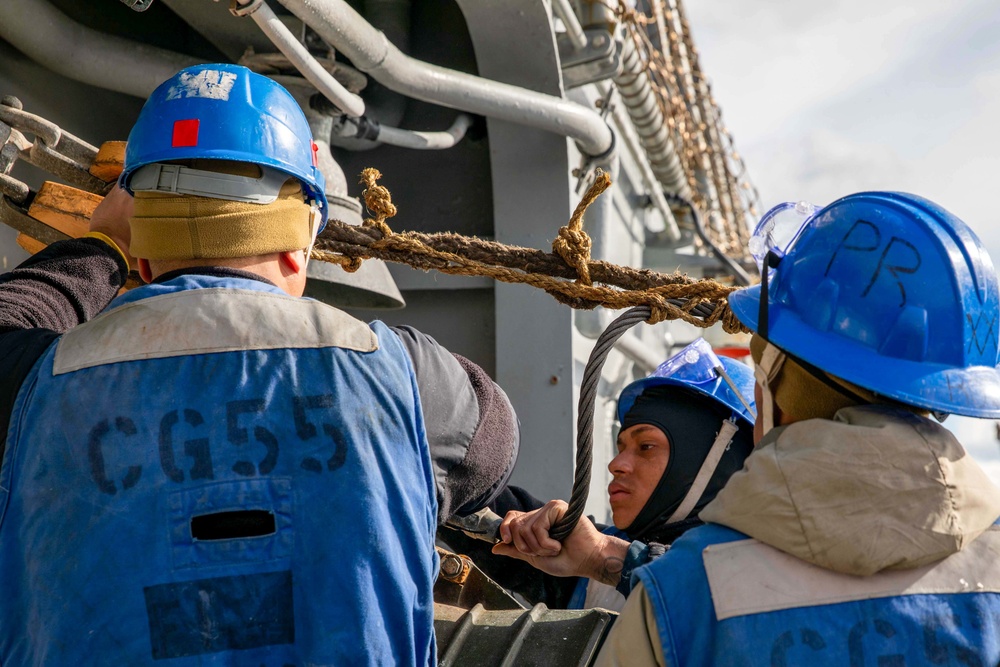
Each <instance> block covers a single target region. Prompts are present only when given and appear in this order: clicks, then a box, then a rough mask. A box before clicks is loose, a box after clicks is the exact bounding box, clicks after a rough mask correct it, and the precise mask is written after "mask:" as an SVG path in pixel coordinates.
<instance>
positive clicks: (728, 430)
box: [667, 416, 740, 525]
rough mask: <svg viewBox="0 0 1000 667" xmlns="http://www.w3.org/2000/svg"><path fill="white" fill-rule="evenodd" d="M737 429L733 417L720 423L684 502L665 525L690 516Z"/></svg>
mask: <svg viewBox="0 0 1000 667" xmlns="http://www.w3.org/2000/svg"><path fill="white" fill-rule="evenodd" d="M739 428H740V427H739V426H738V425H737V424H736V417H735V416H732V417H730V418H729V419H727V420H725V421H724V422H722V428H720V429H719V435H717V436H715V442H713V443H712V448H711V449H709V450H708V456H706V457H705V462H704V463H702V464H701V468H699V470H698V474H697V475H695V478H694V481H693V482H692V483H691V488H690V489H688V492H687V494H686V495H685V496H684V500H682V501H681V504H680V505H679V506H678V507H677V509H676V510H674V513H673V514H671V515H670V518H669V519H667V525H669V524H672V523H677V522H678V521H683V520H684V519H686V518H688V515H689V514H691V510H693V509H694V508H695V506H696V505H697V504H698V501H699V500H701V494H703V493H704V492H705V487H707V486H708V482H709V481H710V480H711V479H712V475H714V474H715V469H716V468H718V467H719V461H721V460H722V455H723V454H725V453H726V450H727V449H729V445H730V444H732V442H733V436H735V435H736V432H737V431H738V430H739Z"/></svg>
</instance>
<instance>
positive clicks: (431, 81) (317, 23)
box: [279, 0, 614, 157]
mask: <svg viewBox="0 0 1000 667" xmlns="http://www.w3.org/2000/svg"><path fill="white" fill-rule="evenodd" d="M279 1H280V2H281V4H283V5H284V6H285V7H287V8H288V9H289V10H290V11H291V12H292V13H293V14H295V15H296V16H297V17H299V19H301V20H302V21H303V22H304V23H305V24H306V25H308V26H309V27H311V28H312V29H313V30H315V31H316V32H317V33H318V34H319V35H320V37H322V38H323V39H325V40H326V41H327V42H329V43H330V44H331V45H332V46H333V47H334V48H336V49H338V50H339V51H340V52H341V53H343V54H344V55H345V56H346V57H347V58H349V59H350V60H351V62H352V63H353V64H354V66H355V67H357V68H358V69H360V70H361V71H363V72H365V73H367V74H370V75H371V76H372V77H373V78H374V79H375V80H376V81H378V82H379V83H381V84H382V85H384V86H385V87H387V88H389V89H391V90H395V91H396V92H399V93H403V94H405V95H409V96H410V97H415V98H416V99H419V100H423V101H425V102H430V103H432V104H440V105H442V106H446V107H450V108H452V109H459V110H460V111H467V112H470V113H475V114H479V115H482V116H487V117H490V118H497V119H500V120H506V121H510V122H512V123H518V124H521V125H527V126H529V127H536V128H539V129H542V130H546V131H548V132H553V133H555V134H559V135H562V136H567V137H570V138H572V139H574V140H576V142H577V143H578V144H579V146H580V149H581V150H582V151H583V152H584V153H586V154H587V155H590V156H594V157H602V156H604V155H605V154H606V153H607V152H608V151H610V150H611V149H612V148H613V147H614V134H613V133H612V131H611V128H610V127H608V125H607V124H606V123H605V122H604V119H603V118H601V116H600V114H598V113H596V112H595V111H593V110H591V109H588V108H587V107H584V106H583V105H580V104H577V103H576V102H570V101H568V100H564V99H562V98H561V97H555V96H552V95H545V94H543V93H537V92H534V91H531V90H527V89H525V88H520V87H518V86H512V85H509V84H505V83H500V82H498V81H491V80H489V79H484V78H481V77H478V76H473V75H471V74H465V73H463V72H456V71H454V70H450V69H447V68H444V67H438V66H436V65H431V64H429V63H425V62H422V61H420V60H416V59H414V58H410V57H409V56H407V55H406V54H404V53H403V52H401V51H400V50H399V49H397V48H396V47H395V46H393V45H392V44H390V43H389V41H388V39H386V37H385V35H383V34H382V33H381V32H379V31H378V30H376V29H375V28H373V27H372V26H371V25H370V24H369V23H368V22H367V21H365V19H364V18H363V17H362V16H361V15H360V14H358V13H357V12H356V11H354V10H353V9H352V8H351V7H350V6H349V5H348V4H347V3H346V2H343V0H279Z"/></svg>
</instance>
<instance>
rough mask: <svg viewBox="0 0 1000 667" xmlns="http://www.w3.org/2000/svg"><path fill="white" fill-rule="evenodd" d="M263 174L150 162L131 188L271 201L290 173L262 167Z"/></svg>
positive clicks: (132, 179) (228, 198)
mask: <svg viewBox="0 0 1000 667" xmlns="http://www.w3.org/2000/svg"><path fill="white" fill-rule="evenodd" d="M261 171H262V172H263V173H262V176H261V177H260V178H250V177H248V176H235V175H233V174H222V173H219V172H215V171H206V170H203V169H192V168H191V167H185V166H183V165H179V164H160V163H154V164H148V165H146V166H145V167H140V168H139V169H137V170H136V171H135V173H134V174H132V177H131V179H129V182H128V188H129V189H130V190H131V191H132V192H173V193H175V194H183V195H195V196H197V197H209V198H211V199H226V200H229V201H239V202H246V203H249V204H270V203H272V202H274V201H275V200H276V199H277V198H278V193H279V192H280V191H281V186H282V185H284V183H285V181H287V180H288V179H289V175H288V174H286V173H284V172H282V171H278V170H277V169H271V168H269V167H261Z"/></svg>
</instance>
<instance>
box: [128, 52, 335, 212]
mask: <svg viewBox="0 0 1000 667" xmlns="http://www.w3.org/2000/svg"><path fill="white" fill-rule="evenodd" d="M315 151H316V144H314V143H313V141H312V131H311V130H310V128H309V123H308V122H307V121H306V117H305V114H304V113H303V112H302V109H301V108H300V107H299V105H298V103H296V101H295V99H294V98H293V97H292V95H291V94H290V93H289V92H288V91H287V90H285V89H284V88H283V87H282V86H281V85H279V84H278V83H276V82H274V81H272V80H271V79H269V78H267V77H265V76H262V75H260V74H256V73H254V72H251V71H250V70H249V69H247V68H246V67H242V66H239V65H230V64H225V63H218V64H211V65H195V66H193V67H188V68H185V69H183V70H181V71H180V72H178V73H177V74H175V75H174V76H173V77H171V78H170V79H169V80H167V81H165V82H164V83H162V84H161V85H160V86H159V87H158V88H157V89H156V90H155V91H153V94H152V95H150V96H149V99H148V100H147V101H146V104H145V105H144V106H143V107H142V111H141V112H140V113H139V118H138V120H137V121H136V123H135V126H134V127H133V128H132V132H131V133H130V134H129V138H128V145H127V146H126V149H125V168H124V170H123V171H122V175H121V178H120V183H121V184H122V187H124V188H125V189H126V190H128V191H129V192H132V191H133V185H134V180H135V178H136V175H137V172H138V171H139V170H141V169H142V168H143V167H147V166H148V165H155V164H162V163H171V162H176V161H179V160H193V159H210V160H231V161H236V162H245V163H250V164H255V165H258V166H260V167H261V168H262V169H263V171H264V176H263V177H262V178H261V179H253V182H250V181H249V179H244V178H241V177H226V176H218V175H216V176H214V177H204V176H199V174H204V172H197V171H191V170H188V171H187V173H185V172H181V171H180V170H177V169H172V170H167V171H166V172H165V173H161V171H159V170H156V171H155V173H154V172H150V171H149V170H145V171H144V172H143V174H141V175H140V176H141V178H142V180H143V181H144V182H148V185H147V186H144V188H147V187H148V189H157V190H161V191H172V192H181V193H186V194H198V195H202V196H209V197H212V196H214V197H218V198H222V199H235V200H237V201H253V202H258V203H267V202H268V201H271V200H273V198H274V197H276V196H277V190H278V189H280V186H281V183H282V182H283V181H284V179H286V178H287V177H289V176H291V177H294V178H296V179H298V180H299V181H300V182H301V183H302V188H303V192H304V193H305V196H306V198H307V199H308V200H311V201H312V202H313V203H314V205H315V206H316V207H317V208H318V209H319V211H320V214H321V220H322V222H321V227H322V226H325V225H326V220H327V201H326V194H325V191H324V187H325V180H324V178H323V174H322V172H320V170H319V167H318V166H317V159H316V153H315ZM255 189H259V190H262V191H263V194H264V195H265V196H264V197H261V196H259V195H260V194H261V192H254V190H255Z"/></svg>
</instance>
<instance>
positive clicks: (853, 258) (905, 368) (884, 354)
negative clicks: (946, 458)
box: [729, 192, 1000, 418]
mask: <svg viewBox="0 0 1000 667" xmlns="http://www.w3.org/2000/svg"><path fill="white" fill-rule="evenodd" d="M782 206H784V207H785V210H787V208H788V206H789V205H782ZM800 208H801V210H802V211H803V212H806V210H807V209H806V208H804V207H800ZM772 212H773V211H772ZM772 217H773V216H772V214H771V212H769V213H768V214H766V215H765V216H764V219H763V220H762V224H763V223H764V222H765V221H768V220H769V219H770V218H772ZM758 227H760V225H759V226H758ZM755 235H757V236H759V235H758V234H757V233H756V232H755ZM783 236H784V238H786V239H789V240H788V241H787V242H788V243H789V245H787V246H786V247H784V248H782V247H780V246H779V247H776V248H773V249H772V252H771V253H770V261H769V262H767V264H766V265H765V267H764V270H765V271H766V272H767V280H766V282H765V283H764V284H766V285H767V292H766V295H765V296H766V298H765V299H764V303H763V304H762V303H761V294H762V286H761V285H755V286H753V287H749V288H746V289H743V290H739V291H736V292H733V293H732V294H730V295H729V305H730V307H731V308H732V310H733V313H734V314H735V315H736V317H737V318H739V320H740V321H741V322H743V324H745V325H746V326H747V327H749V328H750V329H752V330H753V331H756V332H757V333H758V334H760V335H761V336H763V337H764V338H766V339H767V340H768V341H770V342H771V343H773V344H774V345H776V346H777V347H779V348H781V349H782V350H784V351H785V352H787V353H789V354H791V355H793V356H795V357H798V358H799V359H801V360H803V361H805V362H806V363H808V364H811V365H812V366H815V367H816V368H819V369H820V370H822V371H825V372H828V373H830V374H831V375H834V376H836V377H839V378H842V379H844V380H847V381H848V382H852V383H854V384H856V385H858V386H860V387H863V388H865V389H868V390H870V391H873V392H875V393H877V394H880V395H882V396H886V397H889V398H892V399H895V400H898V401H900V402H903V403H906V404H908V405H913V406H916V407H921V408H925V409H928V410H933V411H938V412H945V413H954V414H960V415H966V416H970V417H989V418H998V417H1000V373H998V369H997V361H998V359H997V354H998V349H997V348H998V345H997V337H998V320H1000V307H998V290H997V277H996V272H995V271H994V268H993V262H992V261H991V260H990V257H989V255H988V254H987V253H986V250H985V249H984V248H983V245H982V243H981V242H980V241H979V239H978V238H977V237H976V235H975V234H974V233H973V232H972V231H971V230H970V229H969V228H968V227H967V226H966V225H965V223H963V222H962V221H961V220H959V219H958V218H957V217H955V216H954V215H952V214H951V213H949V212H948V211H946V210H944V209H943V208H941V207H940V206H938V205H936V204H934V203H933V202H930V201H928V200H926V199H923V198H921V197H917V196H915V195H910V194H904V193H897V192H862V193H859V194H854V195H849V196H847V197H844V198H842V199H839V200H837V201H835V202H833V203H832V204H830V205H829V206H827V207H825V208H822V209H817V210H815V211H808V213H807V215H805V216H804V222H803V223H802V226H801V229H799V230H798V231H797V233H795V234H784V235H783ZM758 250H759V249H758Z"/></svg>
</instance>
